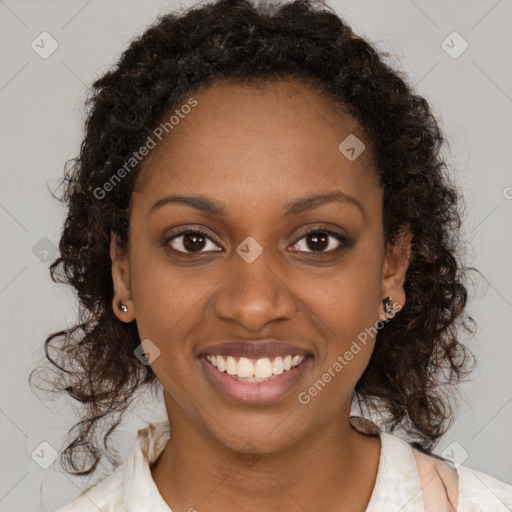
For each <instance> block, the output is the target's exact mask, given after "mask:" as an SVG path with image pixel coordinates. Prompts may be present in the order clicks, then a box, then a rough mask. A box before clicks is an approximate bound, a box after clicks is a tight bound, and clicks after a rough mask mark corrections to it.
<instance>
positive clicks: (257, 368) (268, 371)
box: [248, 357, 272, 379]
mask: <svg viewBox="0 0 512 512" xmlns="http://www.w3.org/2000/svg"><path fill="white" fill-rule="evenodd" d="M251 366H252V363H251ZM271 375H272V363H271V362H270V359H269V358H268V357H264V358H263V359H258V360H257V361H256V364H255V365H254V376H255V377H258V379H266V378H267V377H270V376H271ZM248 377H252V375H248Z"/></svg>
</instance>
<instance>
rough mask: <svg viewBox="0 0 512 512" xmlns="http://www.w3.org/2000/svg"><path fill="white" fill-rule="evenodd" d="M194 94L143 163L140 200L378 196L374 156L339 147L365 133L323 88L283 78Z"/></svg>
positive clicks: (217, 86) (227, 85) (239, 200)
mask: <svg viewBox="0 0 512 512" xmlns="http://www.w3.org/2000/svg"><path fill="white" fill-rule="evenodd" d="M191 96H192V97H193V99H194V100H195V102H196V104H195V106H194V107H193V108H190V109H188V108H187V109H183V110H182V111H180V105H177V106H176V108H175V111H174V112H171V113H169V116H168V117H169V118H170V117H171V116H172V115H173V114H174V115H175V117H174V119H173V120H174V123H173V127H172V129H169V131H168V133H166V132H165V131H164V134H163V137H162V140H161V141H157V144H156V147H155V148H154V149H152V150H151V153H150V154H149V155H148V157H147V158H146V160H145V161H144V163H143V166H142V170H141V174H142V175H141V177H140V178H139V181H138V183H137V189H136V190H137V192H136V193H135V194H134V199H135V196H137V195H140V196H141V197H139V201H141V200H144V201H145V200H146V199H147V200H148V201H149V200H154V199H155V200H156V199H158V198H159V196H162V195H163V194H165V193H176V192H177V191H178V192H182V193H186V194H187V195H190V194H191V193H193V192H196V193H200V194H201V195H207V196H210V197H211V196H214V197H222V199H223V202H225V203H228V204H229V203H230V202H231V203H232V204H240V205H245V206H247V207H248V206H249V205H250V204H251V203H252V202H254V203H255V204H256V203H257V202H258V201H259V202H260V203H261V202H270V203H282V202H286V200H287V199H293V198H296V197H299V196H303V195H307V194H308V193H310V192H314V191H315V189H319V190H320V189H321V190H322V191H325V190H326V189H338V190H342V191H344V192H347V193H350V194H352V195H357V196H359V197H360V198H364V197H366V198H368V199H369V200H372V199H373V200H375V199H376V198H379V197H380V187H379V186H378V179H377V175H376V174H375V172H374V171H373V166H372V161H371V156H370V151H369V150H367V149H365V150H364V151H363V152H362V153H361V154H360V156H359V157H357V158H356V159H355V160H349V159H348V158H347V156H346V155H345V154H344V153H343V152H342V151H340V149H339V146H340V144H341V143H342V142H343V141H344V140H345V139H347V137H354V136H356V137H357V138H358V139H360V140H362V139H363V135H362V130H361V127H360V126H359V124H358V123H357V122H356V121H355V120H354V119H353V118H352V117H351V116H350V115H348V114H347V113H345V112H343V111H342V110H341V109H340V108H338V107H337V106H336V104H335V103H334V102H333V100H332V99H330V98H329V97H328V96H326V95H324V94H321V93H320V92H319V91H318V90H315V89H314V88H312V87H310V86H308V85H306V84H303V83H301V82H296V81H294V82H291V81H284V80H280V81H273V82H267V83H260V84H235V83H230V82H224V83H223V82H220V83H217V84H214V85H213V86H210V87H208V88H205V89H200V90H198V91H197V92H195V93H193V94H192V95H191ZM187 99H188V98H185V100H184V102H183V105H184V104H185V103H186V102H187ZM185 112H187V113H185ZM176 121H177V122H176ZM349 140H351V139H349ZM372 191H373V195H374V197H372ZM153 202H154V201H153Z"/></svg>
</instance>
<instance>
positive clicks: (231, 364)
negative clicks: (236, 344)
mask: <svg viewBox="0 0 512 512" xmlns="http://www.w3.org/2000/svg"><path fill="white" fill-rule="evenodd" d="M217 357H222V356H217ZM236 370H237V363H236V360H235V358H234V357H232V356H228V358H227V360H226V373H227V374H228V375H236Z"/></svg>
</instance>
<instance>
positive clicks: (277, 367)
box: [203, 354, 311, 382]
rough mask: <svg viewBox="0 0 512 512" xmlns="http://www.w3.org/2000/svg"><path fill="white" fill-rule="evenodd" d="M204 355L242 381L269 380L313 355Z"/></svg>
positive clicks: (222, 371) (221, 369)
mask: <svg viewBox="0 0 512 512" xmlns="http://www.w3.org/2000/svg"><path fill="white" fill-rule="evenodd" d="M203 357H204V358H205V359H206V360H207V361H208V362H209V363H210V364H211V365H212V366H214V367H215V368H217V370H218V371H219V372H221V373H226V374H227V375H229V376H230V377H232V378H233V379H234V380H238V381H240V382H268V381H271V380H274V379H276V378H278V377H279V376H280V375H283V374H287V373H288V372H289V371H291V370H293V369H294V368H297V367H298V366H300V365H301V364H302V363H303V362H304V360H305V359H306V358H308V357H311V356H307V355H298V354H289V355H287V356H284V357H283V356H276V357H262V358H258V359H250V358H247V357H237V356H224V355H214V354H211V355H210V354H207V355H204V356H203Z"/></svg>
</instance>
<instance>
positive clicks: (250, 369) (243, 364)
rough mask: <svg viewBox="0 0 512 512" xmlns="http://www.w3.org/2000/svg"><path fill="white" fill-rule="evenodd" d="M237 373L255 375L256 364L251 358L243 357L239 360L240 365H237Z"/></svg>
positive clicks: (242, 375)
mask: <svg viewBox="0 0 512 512" xmlns="http://www.w3.org/2000/svg"><path fill="white" fill-rule="evenodd" d="M236 374H237V375H238V376H239V377H254V366H253V364H252V363H251V361H250V359H247V358H246V357H241V358H240V359H239V360H238V366H237V367H236Z"/></svg>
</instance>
